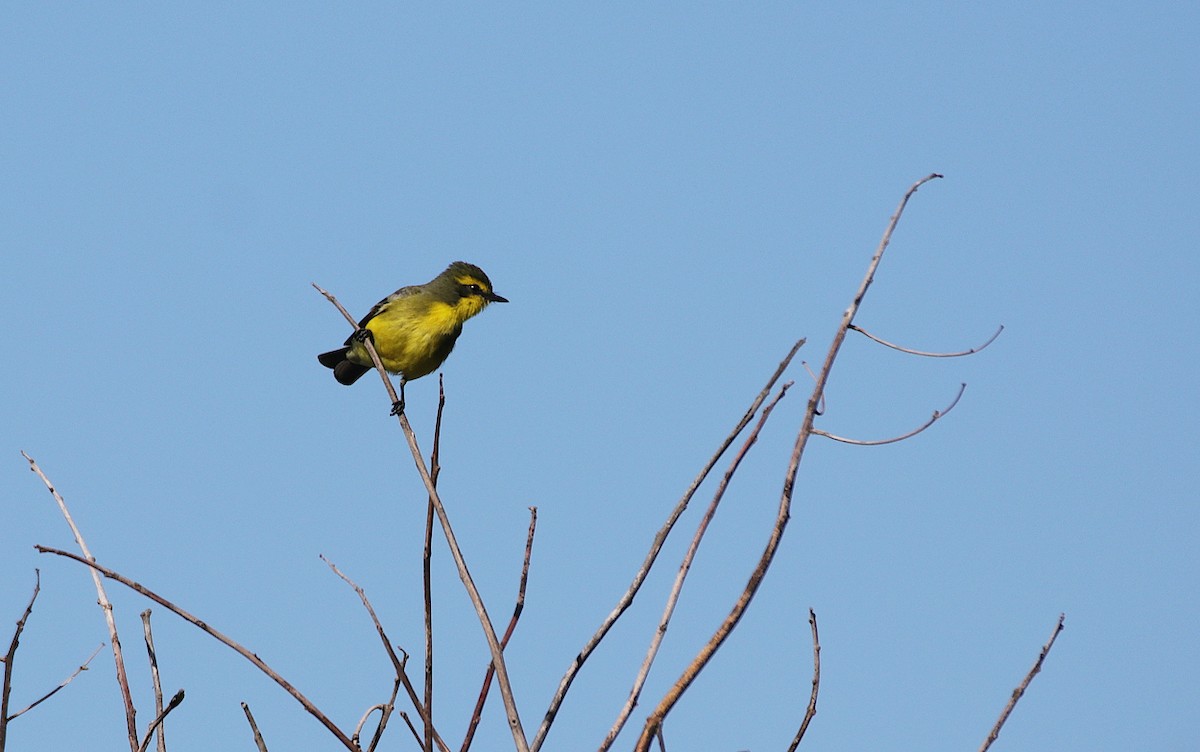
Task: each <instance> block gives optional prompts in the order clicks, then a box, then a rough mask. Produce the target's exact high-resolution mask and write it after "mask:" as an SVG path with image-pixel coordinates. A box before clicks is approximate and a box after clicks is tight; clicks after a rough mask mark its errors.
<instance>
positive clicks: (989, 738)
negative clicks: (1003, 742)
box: [979, 614, 1067, 752]
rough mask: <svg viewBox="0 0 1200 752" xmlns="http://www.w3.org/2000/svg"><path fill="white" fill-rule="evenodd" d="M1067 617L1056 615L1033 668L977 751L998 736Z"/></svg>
mask: <svg viewBox="0 0 1200 752" xmlns="http://www.w3.org/2000/svg"><path fill="white" fill-rule="evenodd" d="M1066 618H1067V615H1066V614H1059V615H1058V623H1057V624H1055V625H1054V631H1053V632H1051V633H1050V640H1049V641H1048V642H1047V643H1046V644H1045V645H1043V646H1042V652H1040V653H1038V657H1037V660H1036V661H1034V663H1033V668H1031V669H1029V673H1028V674H1025V679H1024V680H1023V681H1022V682H1021V683H1020V684H1019V685H1018V686H1017V688H1016V689H1014V690H1013V693H1012V697H1011V698H1009V701H1008V705H1005V706H1004V710H1003V711H1002V712H1001V713H1000V719H999V720H997V721H996V725H995V726H993V727H992V731H991V733H989V734H988V736H987V739H985V740H984V742H983V745H982V746H981V747H980V748H979V752H987V749H988V747H990V746H992V742H994V741H996V738H997V737H998V736H1000V728H1001V727H1002V726H1004V723H1005V722H1006V721H1007V720H1008V717H1009V716H1010V715H1012V712H1013V708H1015V707H1017V701H1018V700H1020V699H1021V696H1022V695H1024V694H1025V690H1026V689H1028V688H1029V683H1030V682H1031V681H1033V677H1035V676H1037V675H1038V672H1039V671H1041V670H1042V663H1044V662H1045V661H1046V656H1047V655H1049V654H1050V648H1052V647H1054V641H1055V640H1057V639H1058V633H1059V632H1061V631H1063V620H1065V619H1066Z"/></svg>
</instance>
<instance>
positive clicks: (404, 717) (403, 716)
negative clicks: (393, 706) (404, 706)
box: [400, 710, 424, 744]
mask: <svg viewBox="0 0 1200 752" xmlns="http://www.w3.org/2000/svg"><path fill="white" fill-rule="evenodd" d="M400 719H401V720H403V721H404V723H405V724H407V726H408V730H409V731H411V732H412V735H413V738H414V739H416V740H417V744H424V742H423V741H422V740H421V734H420V733H419V732H418V731H417V727H416V726H414V725H413V722H412V719H411V718H409V717H408V713H405V712H404V711H403V710H401V711H400Z"/></svg>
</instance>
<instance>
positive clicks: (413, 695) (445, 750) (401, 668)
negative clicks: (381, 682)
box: [318, 554, 450, 752]
mask: <svg viewBox="0 0 1200 752" xmlns="http://www.w3.org/2000/svg"><path fill="white" fill-rule="evenodd" d="M318 556H320V557H321V561H323V562H325V564H326V565H328V566H329V568H330V570H332V571H333V573H334V574H336V575H337V576H338V577H340V578H341V579H342V581H343V582H345V583H346V584H347V585H349V586H350V587H351V588H353V590H354V592H355V593H356V594H357V595H358V599H359V600H360V601H362V604H363V607H364V608H366V609H367V614H368V615H370V617H371V623H372V624H374V625H375V631H376V632H377V633H378V634H379V640H380V641H381V642H382V643H383V649H384V650H385V651H387V655H388V658H389V659H390V660H391V662H392V667H393V668H395V670H396V679H398V680H399V681H400V683H401V684H403V685H404V691H405V692H406V693H408V699H409V701H410V702H412V704H413V707H414V708H415V709H416V711H417V715H419V716H421V718H422V720H423V721H428V714H427V711H426V709H425V706H424V705H423V704H422V703H421V698H420V697H418V696H417V690H416V689H415V688H414V687H413V685H412V682H411V681H409V679H408V672H407V671H406V670H405V664H406V663H407V662H408V655H407V654H405V656H404V659H403V660H402V659H401V658H400V656H398V655H396V650H395V648H393V647H392V641H391V640H390V639H388V636H387V632H386V631H384V629H383V624H381V623H380V621H379V617H378V616H376V614H375V607H374V606H372V605H371V601H370V599H368V598H367V593H366V591H365V590H363V589H362V587H360V586H359V584H358V583H357V582H355V581H354V580H352V579H350V578H349V577H347V576H346V575H345V574H344V573H343V572H342V570H340V569H338V568H337V565H336V564H334V563H333V562H332V561H330V560H329V559H326V558H325V555H324V554H318ZM429 728H430V729H431V730H432V731H433V739H434V741H435V742H437V745H438V747H439V748H440V749H441V750H442V752H450V748H449V747H447V746H446V743H445V742H443V741H442V738H441V736H439V735H438V732H437V731H436V730H434V729H433V727H432V724H429Z"/></svg>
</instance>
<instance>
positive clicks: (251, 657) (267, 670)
mask: <svg viewBox="0 0 1200 752" xmlns="http://www.w3.org/2000/svg"><path fill="white" fill-rule="evenodd" d="M34 548H35V549H36V550H37V551H38V552H39V553H43V554H54V555H56V556H62V557H65V558H67V559H72V560H74V561H77V562H79V563H80V564H83V565H85V566H88V567H91V568H92V569H93V570H95V571H97V572H99V573H100V574H102V575H104V576H105V577H107V578H108V579H110V580H116V581H117V582H119V583H121V584H122V585H124V586H125V587H127V588H129V589H130V590H132V591H134V592H135V593H138V594H139V595H142V596H144V597H146V598H149V599H150V600H152V601H154V602H155V603H157V604H158V605H160V606H162V607H163V608H165V609H167V610H169V611H170V612H171V613H173V614H175V615H176V616H178V617H179V618H181V619H183V620H184V621H186V622H189V623H190V624H192V625H193V626H195V627H198V628H199V629H200V630H201V631H202V632H204V633H205V634H207V635H209V636H210V637H212V638H214V639H215V640H217V641H218V642H220V643H221V644H223V645H225V646H226V647H228V648H230V649H231V650H233V651H234V652H235V653H237V654H238V655H240V656H242V657H243V658H245V659H246V660H248V661H250V662H251V663H252V664H254V666H255V667H256V668H257V669H258V670H259V671H262V672H263V673H264V674H266V675H267V676H269V677H271V679H272V680H273V681H274V682H275V683H276V684H278V685H279V686H280V687H283V689H284V691H286V692H287V693H288V694H290V695H291V696H292V697H293V698H295V700H296V701H297V702H299V703H300V705H301V706H302V707H303V708H304V709H305V710H307V711H308V713H309V715H311V716H313V717H314V718H316V719H317V720H318V721H320V722H321V725H323V726H324V727H325V728H326V729H328V730H329V733H331V734H333V735H334V737H336V738H337V740H338V741H339V742H341V743H342V745H343V746H345V747H346V749H349V750H351V751H352V752H359V750H358V748H357V747H356V746H355V745H354V744H353V742H351V741H350V737H348V736H346V734H345V732H343V731H342V730H341V729H340V728H338V727H337V724H335V723H334V722H333V721H331V720H330V719H329V717H328V716H326V715H325V714H324V713H322V712H321V710H320V709H319V708H317V706H316V705H313V704H312V702H311V701H310V700H309V699H308V698H307V697H305V696H304V695H303V694H301V692H300V690H298V689H296V688H295V687H294V686H292V684H291V683H290V682H289V681H288V680H287V679H284V678H283V677H282V676H280V675H279V674H278V673H277V672H276V671H275V670H274V669H273V668H271V667H270V666H268V665H267V664H266V662H264V661H263V659H261V658H259V657H258V656H257V655H256V654H254V653H252V652H250V651H249V650H247V649H246V648H245V647H243V646H242V645H241V644H240V643H238V642H236V641H234V640H233V639H231V638H229V637H227V636H226V635H224V634H223V633H221V632H219V631H217V630H216V629H215V628H213V627H211V626H209V624H207V623H206V622H204V621H202V620H200V619H199V618H197V617H195V616H193V615H192V614H190V613H189V612H187V611H185V610H183V609H182V608H180V607H179V606H176V605H175V604H174V603H172V602H171V601H169V600H167V599H166V598H164V597H162V596H161V595H159V594H158V593H156V592H154V591H153V590H150V589H149V588H147V587H145V586H144V585H142V584H141V583H138V582H135V581H134V580H131V579H129V578H128V577H126V576H125V575H123V574H120V573H119V572H116V571H113V570H112V569H109V568H108V567H105V566H103V565H101V564H98V563H96V562H95V561H92V560H89V559H85V558H84V557H82V556H79V555H78V554H73V553H71V552H70V551H62V550H60V549H57V548H50V547H49V546H40V545H37V546H34ZM134 750H135V752H136V750H137V747H136V746H135V747H134Z"/></svg>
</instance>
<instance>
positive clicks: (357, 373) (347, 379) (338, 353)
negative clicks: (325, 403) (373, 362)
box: [317, 347, 371, 386]
mask: <svg viewBox="0 0 1200 752" xmlns="http://www.w3.org/2000/svg"><path fill="white" fill-rule="evenodd" d="M348 352H350V348H349V347H341V348H338V349H337V350H330V351H329V352H327V353H321V354H320V355H318V356H317V360H318V361H320V363H321V365H323V366H325V367H326V368H332V369H333V377H334V378H335V379H337V380H338V383H339V384H345V385H346V386H350V385H351V384H353V383H354V382H356V381H358V379H359V378H360V377H361V376H362V375H363V374H364V373H366V372H367V371H369V370H371V367H370V366H360V365H359V364H358V363H353V362H351V361H349V360H346V353H348Z"/></svg>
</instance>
